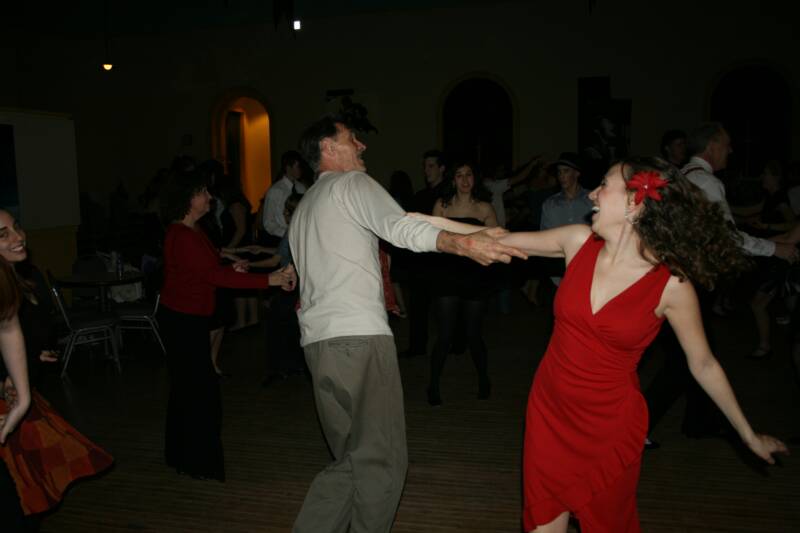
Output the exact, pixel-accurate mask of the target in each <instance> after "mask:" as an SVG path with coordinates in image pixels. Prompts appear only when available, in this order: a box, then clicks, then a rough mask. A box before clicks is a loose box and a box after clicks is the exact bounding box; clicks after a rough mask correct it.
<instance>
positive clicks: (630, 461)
mask: <svg viewBox="0 0 800 533" xmlns="http://www.w3.org/2000/svg"><path fill="white" fill-rule="evenodd" d="M589 197H590V199H591V200H592V202H593V203H594V214H593V215H592V226H591V228H588V227H586V226H582V225H575V226H562V227H560V228H555V229H552V230H548V231H542V232H531V233H516V234H510V235H508V236H506V237H504V238H502V239H501V242H503V243H504V244H508V245H510V246H514V247H516V248H518V249H520V250H523V251H525V252H527V253H528V254H529V255H541V256H546V257H563V258H564V259H565V260H566V262H567V271H566V274H565V276H564V279H563V281H562V282H561V285H560V286H559V289H558V293H557V294H556V300H555V303H554V308H555V325H554V329H553V335H552V337H551V339H550V344H549V346H548V347H547V352H546V353H545V356H544V358H543V359H542V362H541V363H540V365H539V368H538V370H537V371H536V377H535V378H534V382H533V386H532V388H531V392H530V396H529V399H528V411H527V416H526V426H525V446H524V454H523V477H524V484H523V490H524V501H525V507H524V511H523V524H524V526H525V530H526V531H536V532H540V533H545V532H565V531H566V530H567V521H568V519H569V513H570V512H572V513H574V514H575V516H576V517H577V519H578V521H579V522H580V525H581V531H583V532H585V533H599V532H614V533H625V532H637V531H640V527H639V520H638V516H637V511H636V485H637V483H638V480H639V467H640V461H641V453H642V449H643V447H644V439H645V433H646V430H647V407H646V404H645V402H644V399H643V398H642V395H641V393H640V391H639V383H638V379H637V376H636V365H637V364H638V362H639V358H640V357H641V355H642V352H643V351H644V349H645V348H646V347H647V345H648V344H650V342H651V341H652V340H653V338H654V337H655V335H656V333H658V329H659V327H660V326H661V323H662V322H663V320H664V319H667V320H668V321H669V323H670V325H671V326H672V328H673V329H674V330H675V333H676V334H677V336H678V339H679V340H680V343H681V346H682V347H683V350H684V352H685V353H686V356H687V358H688V363H689V368H690V369H691V372H692V375H693V376H694V378H695V379H696V380H697V381H698V383H699V384H700V385H701V386H702V387H703V389H705V391H706V392H707V393H708V395H709V396H710V397H711V398H712V399H713V400H714V402H715V403H716V404H717V405H718V406H719V407H720V409H721V410H722V412H723V413H724V414H725V416H726V417H727V418H728V420H729V421H730V422H731V424H732V425H733V427H734V428H735V429H736V431H737V432H738V433H739V435H740V436H741V438H742V440H743V441H744V442H745V443H746V444H747V446H749V447H750V449H751V450H752V451H753V452H754V453H755V454H756V455H758V456H759V457H761V458H763V459H764V460H766V461H767V462H769V463H773V462H774V460H773V458H772V454H773V453H776V452H786V446H785V445H784V444H783V443H782V442H780V441H778V440H776V439H774V438H773V437H770V436H767V435H760V434H758V433H755V432H754V431H753V430H752V428H751V427H750V425H749V424H748V422H747V420H746V419H745V417H744V415H743V414H742V411H741V409H740V408H739V404H738V403H737V401H736V398H735V397H734V394H733V391H732V390H731V387H730V384H729V383H728V379H727V378H726V376H725V372H724V371H723V370H722V367H721V366H720V365H719V363H718V362H717V360H716V359H715V358H714V356H713V354H712V353H711V351H710V349H709V347H708V343H707V341H706V337H705V333H704V331H703V324H702V320H701V317H700V307H699V304H698V299H697V295H696V293H695V290H694V287H693V286H692V283H688V282H687V280H691V281H693V282H695V283H699V284H701V285H703V286H706V287H713V284H714V282H715V280H716V279H717V278H718V277H719V275H721V274H723V273H728V272H732V271H736V270H739V269H741V268H742V267H743V266H744V265H745V264H746V263H745V260H744V259H743V257H742V255H741V251H740V248H739V246H738V243H737V242H736V234H735V233H733V232H731V231H730V230H729V229H728V226H727V224H726V222H725V220H724V217H723V215H722V212H721V210H720V209H719V207H718V206H717V205H715V204H711V203H709V202H708V201H707V200H706V199H705V197H704V196H703V194H702V192H701V191H700V190H699V189H698V188H697V187H695V186H693V185H692V184H690V183H689V182H688V181H687V180H686V178H684V177H683V175H682V174H681V173H680V171H678V169H677V168H675V167H673V166H672V165H670V164H668V163H667V162H666V161H664V160H662V159H656V158H640V159H630V160H627V161H625V162H623V163H621V164H617V165H614V166H613V167H611V169H610V170H609V171H608V173H606V176H605V178H604V179H603V181H602V183H601V184H600V186H599V187H598V188H597V189H595V190H594V191H592V193H591V194H590V196H589ZM436 225H441V226H442V227H445V229H449V230H451V231H453V230H455V229H456V228H454V227H452V226H450V225H446V224H440V223H437V224H436ZM461 229H462V230H463V231H462V232H468V231H470V230H468V229H467V228H461Z"/></svg>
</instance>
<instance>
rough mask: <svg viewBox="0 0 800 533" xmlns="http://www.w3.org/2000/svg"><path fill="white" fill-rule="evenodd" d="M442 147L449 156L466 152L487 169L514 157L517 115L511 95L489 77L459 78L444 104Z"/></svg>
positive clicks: (508, 167)
mask: <svg viewBox="0 0 800 533" xmlns="http://www.w3.org/2000/svg"><path fill="white" fill-rule="evenodd" d="M442 134H443V135H442V137H443V138H442V147H443V149H444V151H445V153H446V154H447V155H448V156H450V157H456V156H465V157H467V158H469V159H471V160H473V161H475V163H476V164H477V165H478V166H479V167H480V168H481V169H482V170H483V171H484V172H486V171H490V172H494V170H495V169H496V168H497V167H498V166H499V165H503V166H504V167H505V168H506V169H508V170H510V169H511V165H512V161H513V140H514V139H513V137H514V116H513V107H512V104H511V98H510V97H509V95H508V92H507V91H506V90H505V88H503V87H502V86H501V85H500V84H499V83H497V82H496V81H493V80H491V79H489V78H486V77H473V78H469V79H466V80H464V81H461V82H459V83H458V84H457V85H456V86H455V87H453V89H452V90H451V91H450V93H449V94H448V95H447V97H446V98H445V101H444V105H443V106H442Z"/></svg>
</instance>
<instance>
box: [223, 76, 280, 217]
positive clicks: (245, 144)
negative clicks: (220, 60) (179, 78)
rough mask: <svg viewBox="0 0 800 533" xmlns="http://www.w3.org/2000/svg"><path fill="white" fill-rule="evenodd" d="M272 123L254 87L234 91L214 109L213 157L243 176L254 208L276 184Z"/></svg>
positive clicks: (245, 188) (230, 170)
mask: <svg viewBox="0 0 800 533" xmlns="http://www.w3.org/2000/svg"><path fill="white" fill-rule="evenodd" d="M269 126H270V124H269V114H268V113H267V108H266V105H265V104H264V101H263V98H261V97H260V96H259V95H257V94H255V93H254V92H253V91H250V90H236V91H230V92H229V93H227V94H226V95H225V96H223V97H222V98H220V99H219V102H218V104H217V105H216V106H215V107H214V110H213V111H212V117H211V136H212V154H213V157H214V158H215V159H218V160H219V161H221V162H222V163H223V165H224V166H225V172H227V173H228V174H229V175H230V176H232V177H234V178H238V179H239V182H240V183H241V185H242V192H243V193H244V195H245V196H246V197H247V199H248V200H249V201H250V205H251V206H252V208H253V211H256V210H257V209H258V206H259V203H260V202H261V199H262V198H263V197H264V192H265V191H266V190H267V189H268V188H269V186H270V185H271V184H272V154H271V151H270V129H269Z"/></svg>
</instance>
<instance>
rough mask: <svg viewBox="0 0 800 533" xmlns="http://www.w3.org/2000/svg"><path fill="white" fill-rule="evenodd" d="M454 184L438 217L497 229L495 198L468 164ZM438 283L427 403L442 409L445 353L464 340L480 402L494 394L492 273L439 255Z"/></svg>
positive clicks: (457, 168)
mask: <svg viewBox="0 0 800 533" xmlns="http://www.w3.org/2000/svg"><path fill="white" fill-rule="evenodd" d="M453 169H454V173H453V179H452V182H451V183H450V186H449V187H448V188H447V189H446V190H445V193H444V195H443V197H442V198H440V199H439V200H437V201H436V203H435V204H434V207H433V214H434V216H439V217H446V218H449V219H451V220H454V221H459V222H465V223H470V224H477V225H481V226H489V227H494V226H497V216H496V215H495V212H494V208H493V207H492V204H491V203H489V201H490V200H491V196H490V194H489V192H488V191H487V190H486V189H485V188H483V186H482V183H481V181H480V176H479V175H478V174H477V170H476V168H475V166H474V165H472V164H471V163H468V162H466V161H461V162H457V163H456V164H455V165H454V166H453ZM433 263H434V265H435V274H433V275H434V276H435V280H434V282H433V283H432V284H431V295H432V297H433V310H434V317H435V319H436V323H437V326H438V336H437V338H436V343H435V344H434V345H433V351H432V352H431V371H430V383H429V385H428V403H429V404H430V405H432V406H437V405H441V403H442V397H441V393H440V389H439V382H440V380H441V375H442V370H443V369H444V362H445V359H446V357H447V353H448V351H449V350H450V348H451V347H452V345H453V343H454V342H458V341H460V340H461V339H459V338H457V337H458V336H463V337H466V344H467V345H468V347H469V352H470V355H471V356H472V361H473V363H474V364H475V369H476V370H477V372H478V398H480V399H486V398H488V397H489V395H490V393H491V383H490V381H489V371H488V355H487V352H486V344H485V343H484V342H483V318H484V316H485V314H486V308H487V301H488V298H489V294H490V291H491V288H492V287H491V283H490V279H491V274H490V272H491V271H487V270H486V269H484V268H483V267H481V266H480V265H478V264H476V263H474V262H473V261H469V260H467V259H464V258H461V257H455V256H440V257H436V258H435V260H434V261H433Z"/></svg>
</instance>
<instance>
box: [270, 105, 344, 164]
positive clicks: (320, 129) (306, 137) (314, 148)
mask: <svg viewBox="0 0 800 533" xmlns="http://www.w3.org/2000/svg"><path fill="white" fill-rule="evenodd" d="M336 124H342V125H343V126H345V127H349V126H348V125H347V121H346V120H345V118H344V117H340V116H338V115H326V116H324V117H322V118H321V119H319V120H317V121H316V122H314V123H313V124H311V125H310V126H308V127H307V128H306V129H305V130H303V133H302V134H301V135H300V142H299V145H300V146H299V147H300V152H301V153H302V154H303V157H304V158H305V160H306V161H307V162H308V164H309V165H310V166H311V168H312V170H314V172H318V171H319V162H320V146H319V143H320V142H322V139H328V138H331V137H336V133H337V130H336ZM284 170H285V169H284Z"/></svg>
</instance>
